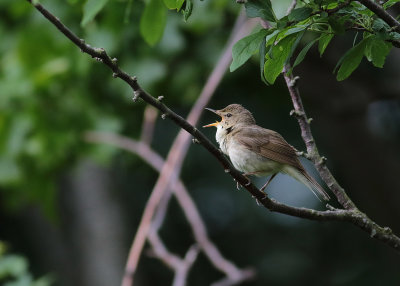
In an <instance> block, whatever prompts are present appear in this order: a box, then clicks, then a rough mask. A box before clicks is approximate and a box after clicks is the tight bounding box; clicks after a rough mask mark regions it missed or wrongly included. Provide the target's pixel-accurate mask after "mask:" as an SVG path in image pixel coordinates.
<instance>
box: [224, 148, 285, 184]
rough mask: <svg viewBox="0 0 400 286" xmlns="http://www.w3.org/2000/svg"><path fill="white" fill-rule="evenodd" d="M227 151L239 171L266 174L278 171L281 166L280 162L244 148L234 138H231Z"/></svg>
mask: <svg viewBox="0 0 400 286" xmlns="http://www.w3.org/2000/svg"><path fill="white" fill-rule="evenodd" d="M227 151H228V155H229V158H230V160H231V162H232V164H233V166H234V167H235V168H236V169H238V170H239V171H241V172H245V173H254V174H255V175H258V176H268V175H271V174H274V173H277V172H279V171H280V170H281V168H282V164H280V163H278V162H276V161H273V160H270V159H268V158H266V157H263V156H261V155H259V154H257V153H255V152H253V151H251V150H249V149H247V148H245V147H244V146H243V145H242V144H240V143H238V142H236V141H235V140H231V142H230V144H229V145H228V150H227Z"/></svg>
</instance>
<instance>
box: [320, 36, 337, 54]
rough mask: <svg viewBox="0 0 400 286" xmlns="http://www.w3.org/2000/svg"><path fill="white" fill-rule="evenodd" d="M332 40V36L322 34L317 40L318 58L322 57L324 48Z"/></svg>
mask: <svg viewBox="0 0 400 286" xmlns="http://www.w3.org/2000/svg"><path fill="white" fill-rule="evenodd" d="M332 38H333V34H324V35H322V36H321V37H320V38H319V42H318V51H319V55H320V56H322V55H323V53H324V52H325V49H326V47H327V46H328V45H329V42H330V41H331V40H332Z"/></svg>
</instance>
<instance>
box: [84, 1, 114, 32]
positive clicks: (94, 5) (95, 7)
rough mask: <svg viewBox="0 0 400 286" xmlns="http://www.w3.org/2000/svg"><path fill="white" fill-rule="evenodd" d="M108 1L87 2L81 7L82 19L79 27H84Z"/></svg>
mask: <svg viewBox="0 0 400 286" xmlns="http://www.w3.org/2000/svg"><path fill="white" fill-rule="evenodd" d="M107 2H108V0H87V1H86V3H85V5H84V6H83V18H82V21H81V26H82V27H84V26H86V24H87V23H89V22H90V21H92V20H93V19H94V17H95V16H96V15H97V14H98V13H99V12H100V11H101V9H103V8H104V6H105V5H106V4H107Z"/></svg>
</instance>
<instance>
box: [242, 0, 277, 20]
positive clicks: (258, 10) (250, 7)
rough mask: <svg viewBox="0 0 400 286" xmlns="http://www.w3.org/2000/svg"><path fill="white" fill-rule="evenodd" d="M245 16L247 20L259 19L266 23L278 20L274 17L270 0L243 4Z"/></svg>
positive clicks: (250, 1) (251, 0)
mask: <svg viewBox="0 0 400 286" xmlns="http://www.w3.org/2000/svg"><path fill="white" fill-rule="evenodd" d="M244 6H245V8H246V14H247V16H248V17H249V18H257V17H260V18H261V19H264V20H266V21H270V22H276V21H277V20H278V19H277V18H276V16H275V13H274V10H273V9H272V4H271V1H270V0H248V1H247V2H246V3H245V4H244Z"/></svg>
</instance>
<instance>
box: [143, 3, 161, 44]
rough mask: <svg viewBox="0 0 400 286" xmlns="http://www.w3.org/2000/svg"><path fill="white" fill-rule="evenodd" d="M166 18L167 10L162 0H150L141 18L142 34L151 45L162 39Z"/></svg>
mask: <svg viewBox="0 0 400 286" xmlns="http://www.w3.org/2000/svg"><path fill="white" fill-rule="evenodd" d="M166 20H167V10H166V9H165V6H164V5H163V2H162V0H150V2H149V3H147V5H146V7H145V8H144V11H143V14H142V18H141V19H140V34H141V35H142V37H143V38H144V40H145V41H146V42H147V43H148V44H149V45H150V46H154V45H155V44H156V43H157V42H158V41H159V40H160V39H161V37H162V35H163V33H164V28H165V24H166Z"/></svg>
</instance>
